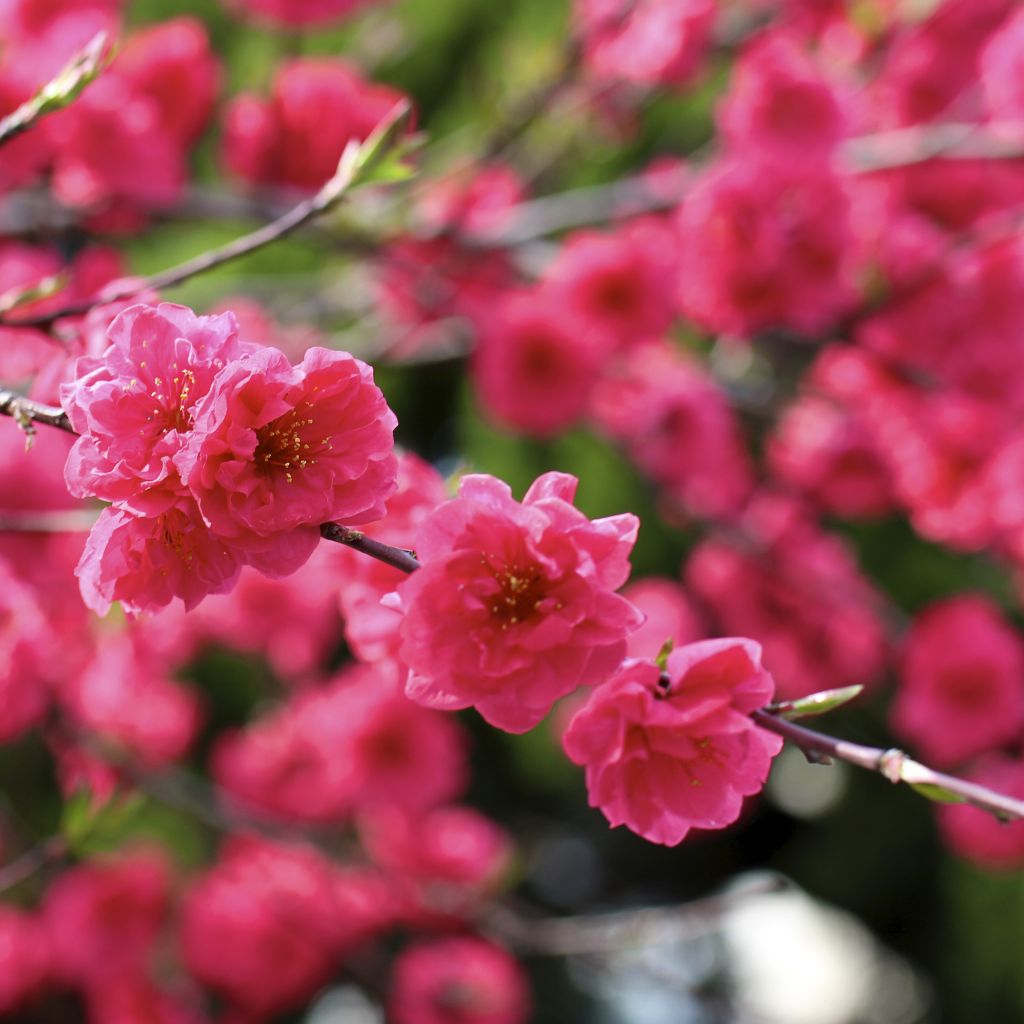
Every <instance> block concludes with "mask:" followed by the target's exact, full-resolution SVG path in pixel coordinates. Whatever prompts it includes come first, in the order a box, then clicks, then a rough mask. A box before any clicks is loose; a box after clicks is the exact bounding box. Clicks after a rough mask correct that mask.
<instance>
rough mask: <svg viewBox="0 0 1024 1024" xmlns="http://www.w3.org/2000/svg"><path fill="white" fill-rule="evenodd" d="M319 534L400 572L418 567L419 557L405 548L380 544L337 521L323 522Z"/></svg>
mask: <svg viewBox="0 0 1024 1024" xmlns="http://www.w3.org/2000/svg"><path fill="white" fill-rule="evenodd" d="M320 536H321V537H323V538H324V540H330V541H333V542H334V543H335V544H344V545H345V547H347V548H352V550H353V551H359V552H362V554H364V555H369V556H370V557H371V558H376V559H377V561H379V562H384V563H386V564H387V565H390V566H393V567H394V568H395V569H398V570H399V571H400V572H407V573H412V572H415V571H416V570H417V569H419V568H420V562H419V559H417V557H416V555H415V554H414V553H413V552H412V551H408V550H407V549H406V548H396V547H392V546H391V545H390V544H382V543H381V542H380V541H379V540H374V539H373V538H372V537H367V536H366V534H364V533H361V532H360V531H359V530H353V529H351V528H350V527H348V526H341V525H339V524H338V523H324V524H323V526H321V527H320Z"/></svg>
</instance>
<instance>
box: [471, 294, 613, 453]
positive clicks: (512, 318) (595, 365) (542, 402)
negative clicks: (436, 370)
mask: <svg viewBox="0 0 1024 1024" xmlns="http://www.w3.org/2000/svg"><path fill="white" fill-rule="evenodd" d="M611 347H612V338H611V336H610V335H609V334H607V333H606V330H605V328H603V327H601V326H595V325H594V323H593V322H591V323H589V324H588V323H587V322H585V321H583V320H582V319H579V318H578V317H576V315H575V314H574V313H573V311H572V310H571V308H569V307H567V306H566V304H565V303H564V302H562V301H559V300H557V299H556V297H555V296H547V295H545V294H544V293H543V292H523V293H513V294H511V295H509V296H508V297H506V298H505V300H504V301H503V302H501V304H500V305H499V306H498V308H497V310H496V311H494V312H493V313H492V319H491V320H490V322H489V323H488V325H487V326H486V328H485V330H484V332H483V334H482V336H481V337H480V339H479V344H478V346H477V350H476V352H475V353H474V357H473V365H472V369H473V379H474V381H475V383H476V387H477V392H478V394H479V396H480V403H481V405H482V406H483V407H484V410H485V411H486V412H487V413H488V415H489V416H490V417H491V418H492V419H494V420H496V421H497V422H498V423H500V424H502V425H505V426H509V427H511V428H513V429H515V430H519V431H522V432H523V433H526V434H531V435H534V436H537V437H550V436H552V435H554V434H558V433H560V432H561V431H563V430H566V429H568V428H569V427H571V426H572V425H573V423H575V422H576V420H578V419H579V418H580V417H581V416H582V415H583V413H584V411H585V410H586V407H587V402H588V401H589V398H590V394H591V391H592V390H593V387H594V385H595V383H596V382H597V379H598V375H599V373H600V370H601V367H602V365H603V363H604V361H605V358H606V357H607V355H608V354H609V352H610V350H611Z"/></svg>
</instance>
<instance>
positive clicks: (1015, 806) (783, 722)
mask: <svg viewBox="0 0 1024 1024" xmlns="http://www.w3.org/2000/svg"><path fill="white" fill-rule="evenodd" d="M751 717H752V718H753V719H754V721H755V722H757V724H758V725H760V726H761V728H763V729H767V730H768V731H769V732H774V733H776V734H777V735H779V736H781V737H782V738H783V739H786V740H788V741H789V742H790V743H792V744H793V745H794V746H797V747H799V748H800V750H802V751H803V752H804V754H805V755H806V756H807V759H808V760H810V761H814V762H816V763H818V764H829V763H830V762H831V760H832V759H833V758H835V759H836V760H838V761H846V762H847V764H852V765H856V766H857V767H858V768H864V769H866V770H867V771H869V772H877V773H878V774H879V775H882V776H884V777H885V778H887V779H888V780H889V781H890V782H893V783H896V782H905V783H907V784H908V785H910V786H914V787H919V786H920V787H933V788H934V789H935V790H937V791H945V792H947V793H950V794H953V795H955V796H956V797H959V798H960V799H961V800H962V801H963V802H965V803H969V804H972V805H973V806H975V807H978V808H980V809H981V810H983V811H988V812H989V813H990V814H994V815H996V817H999V818H1024V801H1022V800H1016V799H1014V798H1013V797H1010V796H1004V795H1003V794H1002V793H996V792H995V791H994V790H991V789H988V788H987V787H985V786H979V785H978V784H977V783H974V782H968V781H966V780H965V779H958V778H956V777H955V776H953V775H946V774H945V773H944V772H937V771H935V770H934V769H932V768H928V767H927V766H926V765H923V764H919V763H918V762H917V761H914V760H913V759H912V758H909V757H908V756H907V755H906V754H905V753H904V752H903V751H902V750H896V749H889V750H883V749H882V748H881V747H867V746H864V745H863V744H861V743H851V742H850V741H849V740H841V739H837V738H836V737H834V736H826V735H825V734H824V733H820V732H816V731H815V730H813V729H808V728H807V727H806V726H803V725H797V724H796V722H790V721H789V720H788V719H785V718H781V717H780V716H779V715H777V714H773V713H772V712H770V711H768V710H766V709H762V710H760V711H755V712H753V714H752V715H751Z"/></svg>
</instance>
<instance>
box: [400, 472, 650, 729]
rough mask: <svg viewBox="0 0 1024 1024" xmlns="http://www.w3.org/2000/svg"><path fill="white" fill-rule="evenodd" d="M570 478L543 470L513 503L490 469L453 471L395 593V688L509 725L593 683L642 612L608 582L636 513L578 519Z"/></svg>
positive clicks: (613, 663) (617, 581)
mask: <svg viewBox="0 0 1024 1024" xmlns="http://www.w3.org/2000/svg"><path fill="white" fill-rule="evenodd" d="M576 484H577V481H576V479H575V477H572V476H569V475H567V474H565V473H546V474H544V475H543V476H541V477H539V478H538V479H537V480H536V481H535V482H534V484H533V485H532V486H531V487H530V489H529V490H528V491H527V493H526V496H525V497H524V498H523V501H522V503H520V502H516V501H514V500H513V498H512V495H511V492H510V490H509V488H508V486H507V485H506V484H504V483H502V482H501V481H500V480H496V479H495V478H494V477H491V476H485V475H482V474H481V475H470V476H466V477H463V479H462V481H461V484H460V487H459V494H458V497H456V498H455V499H453V500H452V501H448V502H446V503H445V504H443V505H441V506H440V507H439V508H438V509H437V510H436V511H434V512H433V513H432V514H431V515H430V516H429V517H428V518H427V519H426V521H425V522H424V523H423V525H422V526H421V527H420V529H419V532H418V534H417V537H416V543H415V548H416V552H417V555H418V556H419V558H420V560H421V562H422V568H421V569H419V570H417V571H416V572H415V573H413V574H412V575H411V576H409V577H408V578H407V579H406V580H405V581H403V582H402V583H401V584H400V585H399V587H398V590H397V602H396V603H398V604H399V606H400V607H401V609H402V612H403V614H404V620H403V622H402V648H401V657H402V661H403V662H404V663H405V664H406V665H407V666H408V667H409V669H410V676H409V679H408V682H407V684H406V692H407V693H408V694H409V696H410V697H412V698H413V700H416V701H418V702H420V703H422V704H425V705H427V706H429V707H437V708H444V709H449V710H454V709H456V708H464V707H470V706H472V707H475V708H476V709H477V710H478V711H479V712H480V714H481V715H482V716H483V717H484V718H485V719H486V720H487V721H488V722H490V723H491V724H492V725H495V726H497V727H498V728H499V729H505V730H506V731H509V732H525V731H526V730H528V729H531V728H533V726H535V725H536V724H537V723H538V722H540V720H541V719H542V718H544V716H545V715H546V714H547V713H548V711H550V709H551V706H552V705H553V704H554V702H555V701H556V700H558V699H559V698H560V697H563V696H565V695H566V694H568V693H570V692H572V691H573V690H575V689H576V688H577V687H578V686H593V685H596V684H598V683H601V682H603V681H604V680H605V679H606V678H607V677H608V676H609V675H610V674H611V673H612V672H613V671H614V670H615V669H616V668H617V667H618V665H619V663H620V662H621V660H622V657H623V655H624V654H625V651H626V637H627V636H628V635H629V634H630V633H631V632H632V631H633V630H634V629H635V628H636V627H637V626H638V625H639V624H640V622H641V621H642V616H641V614H640V612H638V611H637V610H636V609H635V608H634V607H633V606H632V605H631V604H630V603H629V602H628V601H627V600H625V598H623V597H620V596H619V595H618V594H616V593H614V591H615V590H616V589H617V588H618V587H620V586H621V585H622V584H623V583H625V581H626V578H627V577H628V575H629V561H628V558H629V554H630V551H631V550H632V548H633V544H634V541H635V539H636V532H637V529H638V526H639V524H638V521H637V518H636V516H633V515H629V514H626V515H619V516H611V517H609V518H607V519H597V520H593V521H591V520H589V519H587V518H586V516H584V515H583V513H581V512H580V511H578V510H577V509H576V508H574V507H573V505H572V500H573V497H574V495H575V492H576Z"/></svg>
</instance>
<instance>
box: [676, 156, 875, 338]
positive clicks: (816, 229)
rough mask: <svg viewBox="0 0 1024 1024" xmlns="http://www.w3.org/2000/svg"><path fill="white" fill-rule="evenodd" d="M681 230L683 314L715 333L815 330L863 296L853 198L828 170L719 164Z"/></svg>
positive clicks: (691, 202)
mask: <svg viewBox="0 0 1024 1024" xmlns="http://www.w3.org/2000/svg"><path fill="white" fill-rule="evenodd" d="M678 227H679V245H680V267H679V298H680V302H681V306H682V310H683V312H684V313H685V314H686V315H688V316H690V317H692V318H693V319H694V320H696V321H697V322H698V323H699V324H701V325H702V326H704V327H706V328H707V329H709V330H711V331H716V332H720V333H727V334H736V335H740V336H748V335H750V334H753V333H755V332H757V331H761V330H764V329H768V328H789V329H791V330H794V331H799V332H802V333H804V334H814V333H816V332H821V331H823V330H825V329H827V328H828V326H829V325H830V324H831V323H832V322H833V321H834V320H835V319H836V318H837V317H838V316H839V315H840V314H842V313H844V312H845V311H846V310H847V309H848V308H849V306H850V305H851V303H852V301H853V300H854V298H855V297H856V293H855V291H854V272H855V270H856V261H855V259H854V257H855V256H856V255H857V254H856V251H855V247H854V244H853V242H854V240H853V235H852V228H851V224H850V217H849V202H848V199H847V196H846V193H845V190H844V186H843V182H842V180H841V179H840V178H839V177H838V176H837V175H835V174H833V173H832V172H831V171H829V170H828V169H827V168H826V167H824V166H821V167H819V166H817V165H815V166H814V167H810V168H793V167H791V166H789V165H788V164H787V165H778V164H771V165H765V164H760V163H754V162H751V161H741V160H739V159H733V160H731V161H730V162H728V163H725V164H720V165H719V166H717V167H716V168H714V169H713V170H712V171H710V172H708V173H706V174H705V175H704V177H703V179H702V180H701V181H700V182H699V184H698V185H697V186H696V187H695V188H694V189H693V191H692V192H691V193H690V194H689V195H688V196H687V197H686V198H685V199H684V200H683V203H682V205H681V207H680V212H679V218H678Z"/></svg>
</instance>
